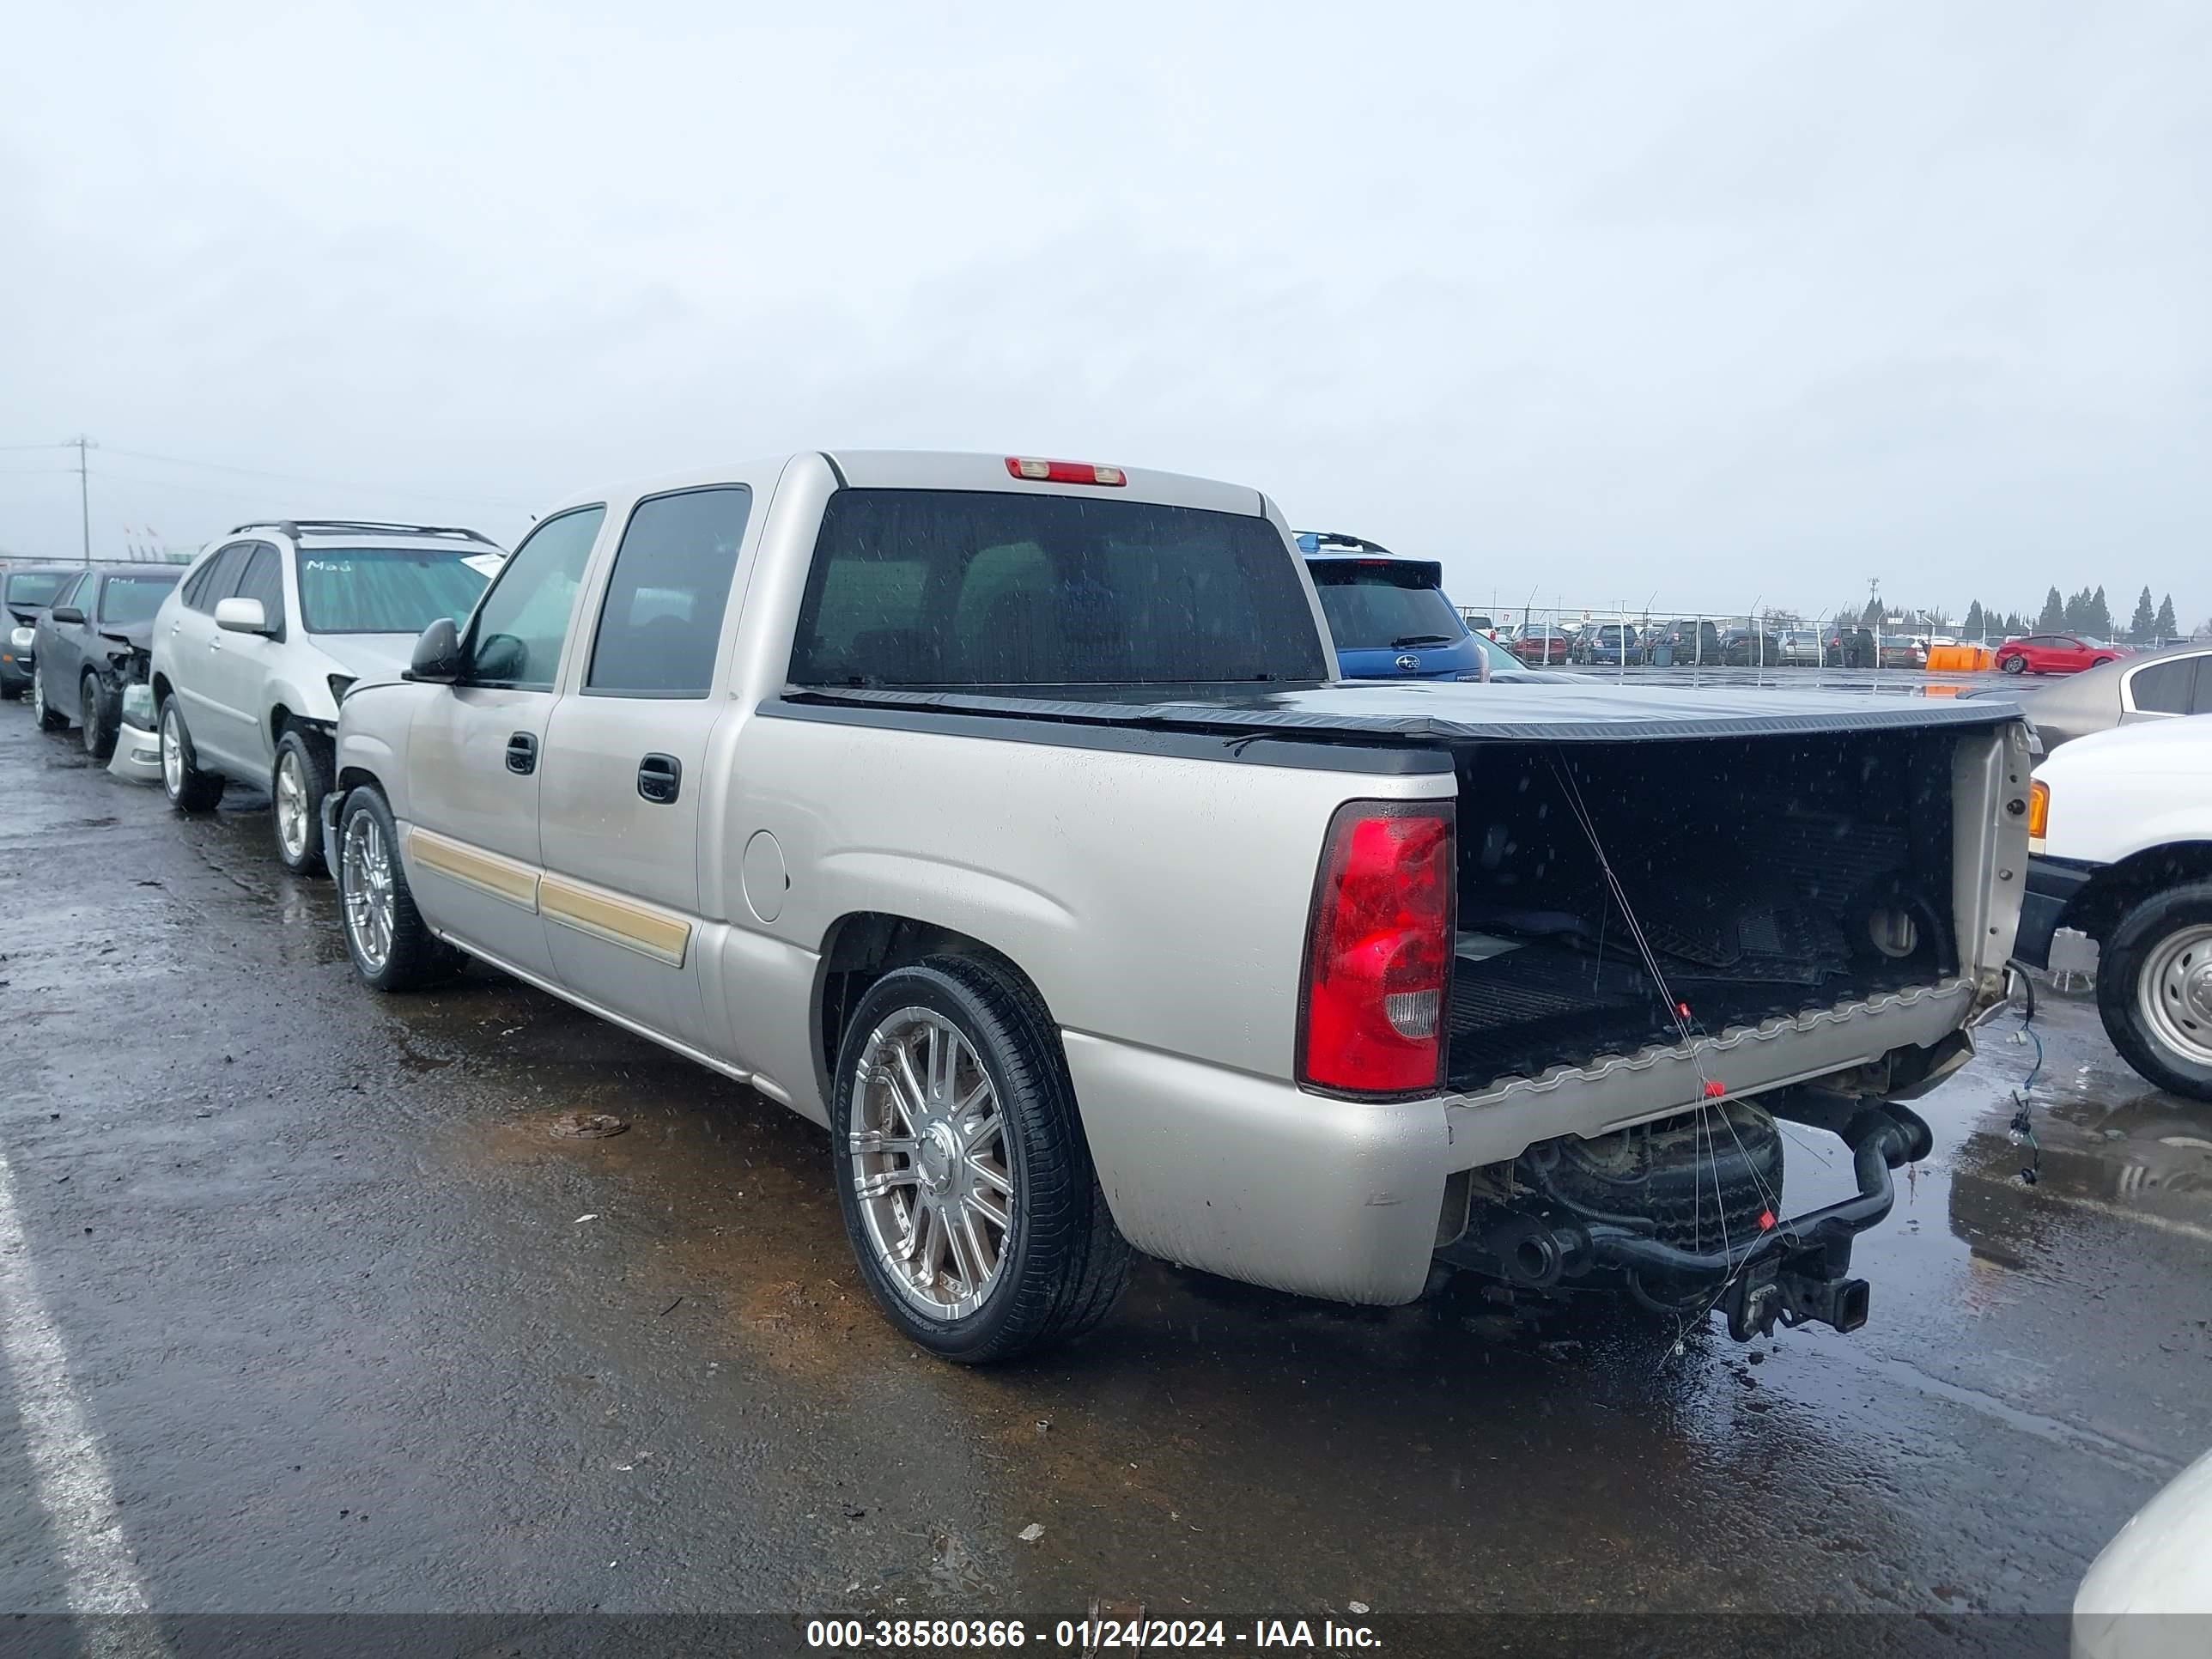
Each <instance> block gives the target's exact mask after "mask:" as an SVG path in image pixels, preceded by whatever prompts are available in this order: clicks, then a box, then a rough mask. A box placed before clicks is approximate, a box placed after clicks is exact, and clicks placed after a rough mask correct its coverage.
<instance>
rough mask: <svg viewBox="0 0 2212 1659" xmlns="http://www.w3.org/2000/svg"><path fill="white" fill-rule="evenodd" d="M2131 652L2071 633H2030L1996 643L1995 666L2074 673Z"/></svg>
mask: <svg viewBox="0 0 2212 1659" xmlns="http://www.w3.org/2000/svg"><path fill="white" fill-rule="evenodd" d="M2130 654H2132V653H2130V651H2129V650H2128V648H2127V647H2125V646H2124V645H2107V644H2106V643H2105V642H2104V641H2102V640H2085V639H2082V638H2081V637H2080V636H2079V635H2074V634H2031V635H2028V636H2027V638H2026V639H2024V640H2007V641H2005V642H2004V643H2003V644H2002V645H2001V646H1999V647H1997V666H1998V667H1999V668H2001V669H2002V670H2003V671H2005V672H2006V673H2008V674H2078V673H2080V672H2081V670H2083V669H2085V668H2094V667H2096V666H2097V665H2099V664H2100V663H2107V662H2110V661H2112V659H2113V658H2115V657H2124V656H2128V655H2130Z"/></svg>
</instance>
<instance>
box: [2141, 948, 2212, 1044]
mask: <svg viewBox="0 0 2212 1659" xmlns="http://www.w3.org/2000/svg"><path fill="white" fill-rule="evenodd" d="M2136 1009H2137V1011H2138V1012H2140V1013H2141V1014H2142V1023H2143V1025H2144V1028H2145V1029H2146V1030H2148V1032H2149V1033H2150V1035H2152V1036H2154V1037H2156V1038H2157V1039H2158V1041H2159V1042H2160V1043H2162V1044H2164V1045H2165V1046H2166V1048H2168V1049H2170V1050H2171V1051H2172V1053H2174V1054H2177V1055H2179V1056H2180V1057H2181V1058H2182V1059H2184V1060H2189V1061H2190V1062H2191V1063H2192V1064H2195V1065H2197V1066H2212V926H2207V925H2205V924H2204V923H2202V922H2199V923H2197V925H2195V926H2193V927H2177V928H2176V929H2174V931H2173V932H2172V933H2168V934H2167V935H2166V937H2165V938H2164V939H2160V941H2159V942H2158V943H2157V944H2156V945H2154V946H2152V948H2151V949H2150V951H2148V953H2147V954H2146V955H2145V956H2144V957H2143V965H2142V973H2141V974H2140V975H2138V976H2137V977H2136Z"/></svg>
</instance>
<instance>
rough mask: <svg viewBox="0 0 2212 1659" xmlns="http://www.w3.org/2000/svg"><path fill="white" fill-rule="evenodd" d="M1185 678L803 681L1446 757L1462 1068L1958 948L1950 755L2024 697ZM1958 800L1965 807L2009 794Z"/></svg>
mask: <svg viewBox="0 0 2212 1659" xmlns="http://www.w3.org/2000/svg"><path fill="white" fill-rule="evenodd" d="M1055 690H1057V689H1055ZM1174 690H1176V692H1178V693H1180V692H1181V691H1182V688H1175V689H1174ZM1191 690H1192V692H1193V695H1190V696H1182V695H1175V696H1160V695H1159V692H1160V688H1157V687H1155V688H1146V689H1144V690H1143V691H1142V692H1141V693H1134V692H1132V691H1129V690H1112V689H1101V690H1091V689H1089V688H1069V689H1067V690H1066V692H1065V693H1064V694H1063V695H1054V696H1048V697H1039V696H1018V697H1013V696H995V695H992V694H990V693H988V692H987V691H982V690H926V691H925V690H902V691H886V690H868V689H863V688H854V689H853V690H841V691H836V692H829V693H820V692H817V693H809V694H805V701H807V702H815V703H817V704H830V705H836V706H842V708H844V709H847V710H850V711H852V717H854V718H858V719H860V720H867V721H871V722H873V721H876V720H891V721H902V722H903V721H911V722H913V723H914V724H915V726H920V727H935V728H936V729H939V730H951V731H957V732H974V733H976V734H988V735H994V736H1001V737H1006V738H1012V739H1015V740H1028V741H1032V742H1036V741H1042V742H1076V743H1083V742H1090V743H1099V742H1103V743H1105V744H1109V745H1110V746H1120V744H1121V743H1122V742H1125V741H1126V742H1128V743H1131V744H1144V743H1147V742H1149V743H1154V744H1161V745H1163V746H1164V747H1169V748H1172V749H1173V750H1175V751H1176V752H1179V753H1182V754H1184V755H1190V754H1193V753H1197V754H1204V753H1206V752H1208V751H1209V750H1211V751H1212V752H1218V753H1219V754H1220V755H1221V756H1222V757H1223V758H1225V759H1228V758H1235V759H1237V760H1242V761H1245V762H1248V763H1250V762H1261V763H1274V764H1281V765H1305V766H1310V765H1313V764H1315V763H1316V750H1322V752H1324V753H1327V754H1328V761H1329V763H1334V764H1339V765H1342V766H1344V767H1345V768H1346V769H1349V770H1354V771H1357V770H1359V769H1367V768H1374V769H1383V768H1385V767H1390V766H1393V765H1395V767H1396V768H1399V769H1405V768H1416V769H1421V770H1438V771H1440V770H1443V769H1444V768H1446V767H1447V766H1448V767H1449V768H1450V769H1451V770H1452V771H1453V772H1454V774H1455V778H1456V781H1457V785H1458V790H1457V796H1458V811H1457V824H1458V832H1457V834H1458V865H1457V884H1456V885H1457V894H1456V904H1457V917H1456V925H1457V928H1458V934H1459V942H1460V944H1459V951H1458V952H1457V954H1456V956H1455V962H1454V967H1453V972H1452V978H1451V989H1450V996H1449V1005H1448V1006H1449V1054H1448V1065H1447V1080H1448V1082H1449V1085H1450V1086H1451V1087H1452V1088H1454V1089H1457V1090H1467V1091H1479V1090H1482V1089H1485V1088H1487V1087H1490V1086H1492V1085H1495V1084H1497V1083H1498V1082H1499V1081H1500V1080H1502V1079H1510V1078H1514V1077H1526V1078H1534V1077H1538V1076H1541V1075H1542V1074H1544V1073H1547V1072H1548V1071H1551V1070H1553V1069H1555V1068H1558V1067H1560V1066H1569V1067H1572V1066H1588V1065H1589V1064H1591V1063H1592V1062H1594V1061H1595V1060H1601V1059H1602V1058H1604V1057H1605V1056H1607V1055H1614V1054H1634V1053H1636V1052H1638V1051H1639V1050H1642V1049H1644V1048H1650V1047H1652V1046H1654V1045H1660V1046H1664V1045H1668V1044H1673V1043H1675V1042H1680V1040H1681V1038H1682V1033H1683V1030H1684V1029H1685V1027H1686V1028H1687V1029H1688V1030H1690V1031H1691V1032H1692V1034H1693V1035H1716V1036H1717V1035H1719V1034H1720V1033H1722V1032H1723V1031H1725V1030H1732V1029H1736V1028H1740V1027H1743V1026H1747V1025H1757V1024H1760V1023H1762V1022H1765V1021H1766V1020H1769V1019H1774V1018H1796V1017H1797V1016H1800V1015H1802V1014H1804V1013H1807V1012H1812V1011H1816V1010H1822V1009H1830V1008H1837V1007H1840V1006H1845V1005H1849V1004H1851V1003H1855V1002H1858V1001H1862V1000H1865V999H1867V998H1869V997H1874V996H1878V995H1880V994H1883V993H1887V992H1895V991H1902V990H1905V989H1907V988H1910V987H1914V986H1928V985H1936V984H1938V983H1941V982H1942V981H1944V980H1945V979H1947V978H1949V977H1952V976H1954V975H1957V974H1958V973H1959V972H1960V962H1961V958H1962V952H1961V951H1960V933H1961V929H1962V928H1963V927H1971V926H1972V925H1974V924H1973V923H1972V921H1961V919H1960V915H1959V914H1958V911H1957V902H1958V895H1957V893H1956V892H1955V890H1954V860H1953V841H1954V816H1955V811H1954V799H1953V796H1954V791H1956V790H1957V789H1958V788H1959V787H1960V784H1959V780H1960V779H1961V778H1965V777H1972V778H1974V779H1977V780H1979V779H1982V778H1984V777H1985V776H1986V773H1985V771H1982V770H1977V769H1975V767H1973V766H1967V767H1966V768H1965V769H1961V766H1960V760H1961V757H1962V756H1965V755H1966V750H1968V749H1970V748H1975V747H1978V749H1979V750H1983V751H1986V750H1987V749H1988V747H1989V745H1990V742H1991V741H1992V740H1993V738H1992V734H1993V732H1994V730H1995V728H1996V727H1998V726H2001V725H2002V724H2003V723H2004V722H2006V721H2008V720H2011V719H2013V718H2014V717H2015V711H2014V709H2013V708H2012V706H2011V705H2010V704H2009V703H2007V702H1987V701H1983V700H1975V701H1973V702H1965V703H1961V702H1951V701H1941V700H1923V699H1918V698H1911V699H1906V698H1894V699H1888V698H1885V699H1881V700H1879V701H1877V700H1875V699H1872V698H1866V697H1850V696H1832V695H1828V694H1824V693H1818V692H1813V693H1789V692H1780V693H1757V692H1754V693H1741V694H1734V695H1731V694H1729V693H1725V692H1720V693H1706V692H1703V691H1699V692H1691V693H1684V692H1680V691H1676V692H1672V693H1665V694H1655V693H1652V692H1648V691H1644V690H1625V689H1621V688H1617V687H1612V686H1607V685H1603V684H1592V685H1589V686H1587V687H1585V686H1559V685H1550V684H1536V685H1509V686H1499V685H1480V684H1468V685H1459V684H1448V685H1436V684H1408V685H1397V684H1376V685H1366V684H1329V685H1322V686H1301V687H1296V688H1285V689H1284V690H1242V689H1230V690H1222V689H1220V688H1212V689H1209V694H1208V695H1203V696H1200V695H1196V692H1197V688H1191ZM1215 744H1218V745H1219V747H1218V749H1216V748H1215V747H1214V745H1215ZM1355 787H1356V786H1355ZM1972 787H1974V788H1976V789H1977V790H1980V789H1983V788H1984V787H1986V786H1985V785H1984V784H1983V783H1981V782H1976V783H1974V784H1973V785H1972ZM1966 806H1967V808H1968V811H1969V812H1970V814H1971V816H1972V817H1973V818H1974V820H1975V821H1977V822H1986V821H1987V818H1988V815H1989V814H1990V812H1992V811H1994V810H1995V805H1994V803H1992V802H1990V801H1987V800H1980V799H1977V800H1975V801H1973V802H1970V803H1966ZM1297 902H1301V903H1303V902H1304V896H1303V895H1301V896H1299V899H1298V901H1297ZM1685 1009H1686V1010H1687V1012H1686V1013H1685V1012H1683V1011H1684V1010H1685Z"/></svg>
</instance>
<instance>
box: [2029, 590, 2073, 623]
mask: <svg viewBox="0 0 2212 1659" xmlns="http://www.w3.org/2000/svg"><path fill="white" fill-rule="evenodd" d="M2065 626H2066V601H2065V600H2063V599H2060V598H2059V597H2058V590H2057V588H2055V587H2054V588H2052V589H2051V592H2050V593H2049V595H2048V596H2047V597H2046V598H2045V599H2044V601H2043V614H2042V615H2041V616H2039V617H2037V618H2036V619H2035V631H2036V632H2037V633H2039V634H2056V633H2058V632H2060V631H2062V630H2063V629H2064V628H2065Z"/></svg>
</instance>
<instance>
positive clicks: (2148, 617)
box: [2128, 587, 2158, 645]
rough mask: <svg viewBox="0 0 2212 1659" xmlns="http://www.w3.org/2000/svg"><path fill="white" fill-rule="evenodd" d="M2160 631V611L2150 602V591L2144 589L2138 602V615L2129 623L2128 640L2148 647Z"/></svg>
mask: <svg viewBox="0 0 2212 1659" xmlns="http://www.w3.org/2000/svg"><path fill="white" fill-rule="evenodd" d="M2157 631H2158V611H2156V610H2155V609H2154V607H2153V606H2152V605H2151V602H2150V589H2148V587H2146V588H2145V589H2143V591H2142V596H2141V597H2140V598H2138V599H2136V614H2135V616H2134V617H2133V618H2132V619H2130V622H2129V623H2128V639H2129V641H2130V642H2131V643H2133V644H2136V645H2148V644H2149V643H2150V641H2151V640H2152V638H2153V637H2154V635H2156V633H2157Z"/></svg>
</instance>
